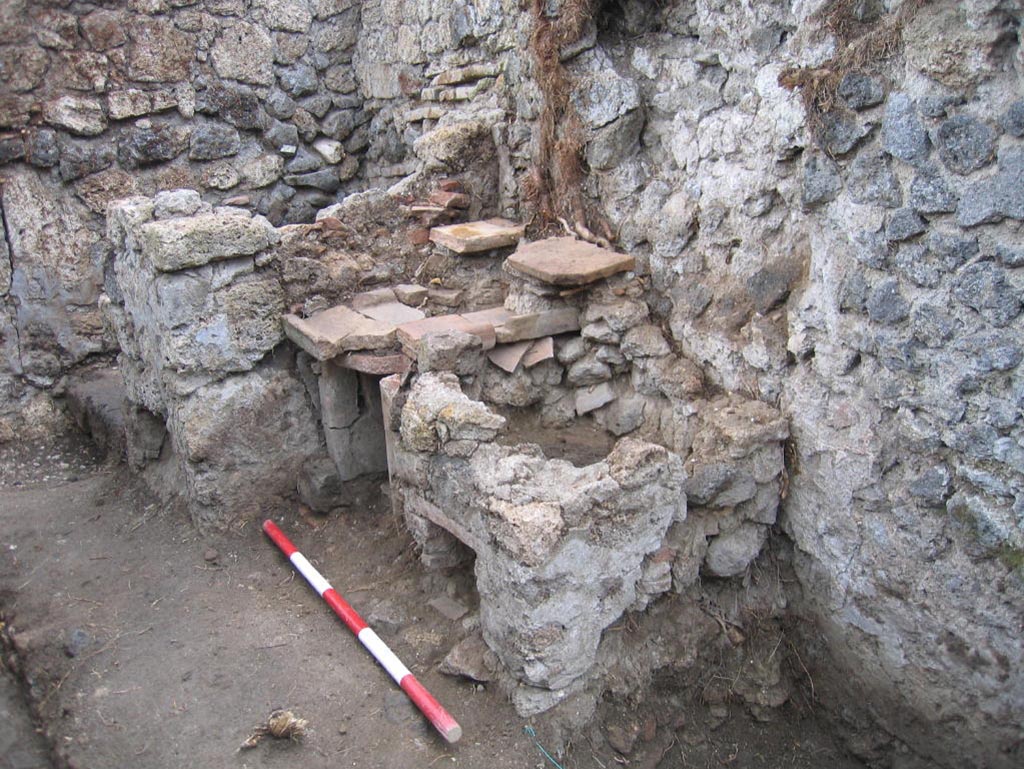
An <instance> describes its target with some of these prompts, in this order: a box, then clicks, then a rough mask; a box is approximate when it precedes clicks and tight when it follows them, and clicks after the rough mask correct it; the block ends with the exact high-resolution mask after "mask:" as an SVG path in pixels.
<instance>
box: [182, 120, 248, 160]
mask: <svg viewBox="0 0 1024 769" xmlns="http://www.w3.org/2000/svg"><path fill="white" fill-rule="evenodd" d="M240 147H241V140H240V139H239V136H238V131H237V130H236V129H235V128H233V127H231V126H229V125H221V124H219V123H197V124H196V125H195V127H194V128H193V129H192V138H191V141H190V143H189V150H188V156H189V159H190V160H217V159H218V158H226V157H231V156H232V155H237V154H238V150H239V148H240Z"/></svg>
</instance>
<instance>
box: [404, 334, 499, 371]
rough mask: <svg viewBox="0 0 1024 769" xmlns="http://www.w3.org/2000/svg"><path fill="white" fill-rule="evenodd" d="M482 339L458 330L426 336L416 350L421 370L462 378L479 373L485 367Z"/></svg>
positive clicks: (417, 362)
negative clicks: (452, 373)
mask: <svg viewBox="0 0 1024 769" xmlns="http://www.w3.org/2000/svg"><path fill="white" fill-rule="evenodd" d="M483 363H484V355H483V344H482V342H481V340H480V337H478V336H474V335H473V334H467V333H465V332H463V331H458V330H457V329H447V330H445V331H437V332H434V333H430V334H426V335H424V336H423V337H422V338H421V339H420V341H419V343H418V345H417V348H416V365H417V368H418V369H419V370H420V371H452V372H454V373H456V374H458V375H459V376H466V375H469V374H476V373H478V372H479V371H480V369H481V368H482V367H483Z"/></svg>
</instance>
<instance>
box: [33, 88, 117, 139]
mask: <svg viewBox="0 0 1024 769" xmlns="http://www.w3.org/2000/svg"><path fill="white" fill-rule="evenodd" d="M43 119H44V120H45V121H46V122H47V123H49V124H50V125H52V126H56V127H57V128H63V129H64V130H66V131H68V132H70V133H73V134H78V135H79V136H96V135H98V134H101V133H103V131H105V130H106V128H107V116H106V114H105V113H104V111H103V105H102V104H100V103H99V102H98V101H97V100H96V99H92V98H89V97H85V96H61V97H60V98H58V99H55V100H54V101H50V102H47V103H46V104H45V105H44V107H43Z"/></svg>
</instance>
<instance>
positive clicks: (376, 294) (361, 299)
mask: <svg viewBox="0 0 1024 769" xmlns="http://www.w3.org/2000/svg"><path fill="white" fill-rule="evenodd" d="M393 301H395V292H394V290H393V289H392V288H391V287H390V286H383V287H381V288H375V289H373V290H371V291H363V292H362V293H359V294H356V295H355V296H353V297H352V300H351V301H350V302H349V305H351V307H352V309H353V310H359V311H360V312H362V310H363V308H364V307H373V306H374V305H376V304H387V303H388V302H393Z"/></svg>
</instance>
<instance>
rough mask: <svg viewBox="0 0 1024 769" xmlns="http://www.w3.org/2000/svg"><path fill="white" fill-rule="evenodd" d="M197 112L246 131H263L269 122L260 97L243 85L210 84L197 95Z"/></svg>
mask: <svg viewBox="0 0 1024 769" xmlns="http://www.w3.org/2000/svg"><path fill="white" fill-rule="evenodd" d="M196 111H197V112H201V113H203V114H206V115H213V116H215V117H217V118H219V119H220V120H223V121H225V122H227V123H230V124H231V125H233V126H234V127H235V128H242V129H245V130H254V129H255V130H262V129H263V127H264V125H265V123H266V122H267V115H266V112H265V111H264V110H263V105H262V104H261V102H260V99H259V97H258V96H257V95H256V93H255V92H254V91H253V90H252V89H251V88H249V87H248V86H243V85H226V84H223V83H213V84H210V85H209V86H207V87H206V88H204V89H202V90H200V91H198V92H197V93H196Z"/></svg>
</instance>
